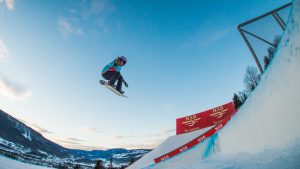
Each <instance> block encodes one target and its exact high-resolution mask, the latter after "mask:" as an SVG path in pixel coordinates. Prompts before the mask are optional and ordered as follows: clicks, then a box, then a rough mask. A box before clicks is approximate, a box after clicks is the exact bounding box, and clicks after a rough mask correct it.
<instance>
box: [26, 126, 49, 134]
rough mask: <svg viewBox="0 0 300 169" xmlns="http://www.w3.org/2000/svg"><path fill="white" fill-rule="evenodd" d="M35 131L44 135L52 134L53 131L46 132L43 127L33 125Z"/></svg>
mask: <svg viewBox="0 0 300 169" xmlns="http://www.w3.org/2000/svg"><path fill="white" fill-rule="evenodd" d="M30 126H31V127H32V128H33V129H35V130H36V131H37V132H39V133H42V134H52V132H51V131H49V130H46V129H44V128H42V127H41V126H38V125H36V124H31V125H30Z"/></svg>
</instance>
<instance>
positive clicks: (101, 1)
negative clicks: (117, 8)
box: [91, 0, 114, 14]
mask: <svg viewBox="0 0 300 169" xmlns="http://www.w3.org/2000/svg"><path fill="white" fill-rule="evenodd" d="M112 10H114V7H113V6H112V5H111V4H110V3H109V1H107V0H92V1H91V12H92V13H94V14H99V13H101V12H104V11H112Z"/></svg>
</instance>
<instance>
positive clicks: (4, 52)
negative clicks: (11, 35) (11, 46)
mask: <svg viewBox="0 0 300 169" xmlns="http://www.w3.org/2000/svg"><path fill="white" fill-rule="evenodd" d="M8 56H9V52H8V49H7V47H6V45H5V44H4V42H3V41H2V40H0V60H2V59H5V58H7V57H8Z"/></svg>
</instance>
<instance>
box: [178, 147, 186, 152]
mask: <svg viewBox="0 0 300 169" xmlns="http://www.w3.org/2000/svg"><path fill="white" fill-rule="evenodd" d="M187 149H188V147H187V146H183V147H181V148H180V149H179V151H180V152H183V151H185V150H187Z"/></svg>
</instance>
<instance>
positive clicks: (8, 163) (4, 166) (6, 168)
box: [0, 156, 50, 169]
mask: <svg viewBox="0 0 300 169" xmlns="http://www.w3.org/2000/svg"><path fill="white" fill-rule="evenodd" d="M0 169H50V168H47V167H42V166H37V165H32V164H28V163H23V162H20V161H16V160H12V159H9V158H6V157H3V156H0Z"/></svg>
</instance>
